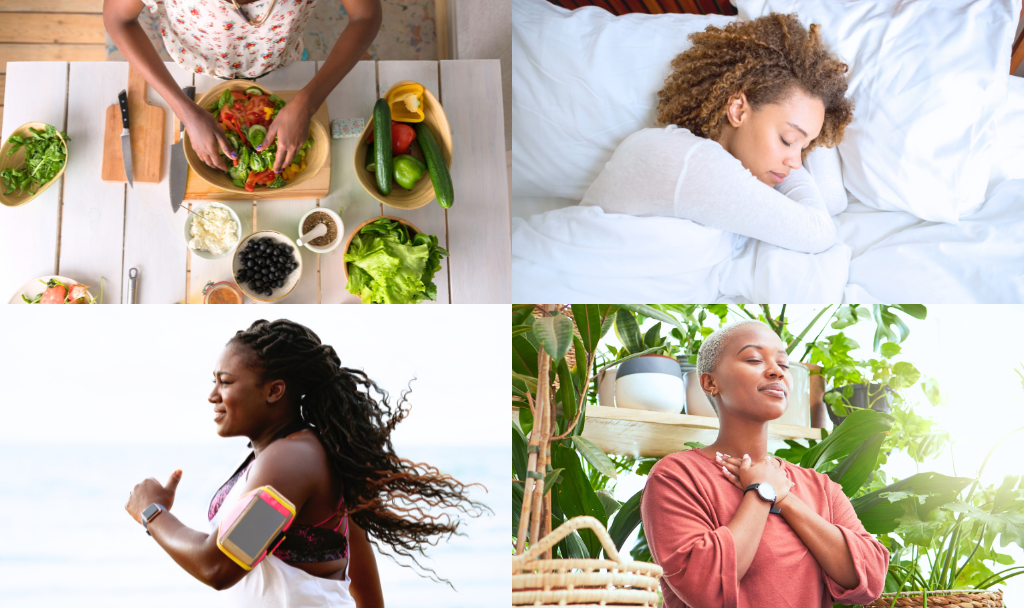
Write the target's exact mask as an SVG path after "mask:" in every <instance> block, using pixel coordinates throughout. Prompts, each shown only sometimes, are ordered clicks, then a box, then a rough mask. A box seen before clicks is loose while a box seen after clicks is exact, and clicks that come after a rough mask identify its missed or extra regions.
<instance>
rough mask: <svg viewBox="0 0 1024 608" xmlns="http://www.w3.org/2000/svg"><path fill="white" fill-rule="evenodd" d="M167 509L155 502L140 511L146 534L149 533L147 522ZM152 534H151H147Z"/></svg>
mask: <svg viewBox="0 0 1024 608" xmlns="http://www.w3.org/2000/svg"><path fill="white" fill-rule="evenodd" d="M166 510H167V509H166V508H165V507H164V506H163V505H158V504H156V503H155V502H154V503H153V504H151V505H149V506H148V507H146V509H145V510H144V511H143V512H142V527H143V528H145V529H146V534H149V522H151V521H153V520H154V519H156V516H157V515H160V514H161V513H163V512H164V511H166ZM149 535H150V536H153V535H152V534H149Z"/></svg>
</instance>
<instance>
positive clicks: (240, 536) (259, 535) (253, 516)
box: [227, 500, 286, 558]
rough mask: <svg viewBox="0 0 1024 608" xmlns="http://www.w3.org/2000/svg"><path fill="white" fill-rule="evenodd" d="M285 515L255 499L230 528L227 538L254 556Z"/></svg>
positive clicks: (268, 539)
mask: <svg viewBox="0 0 1024 608" xmlns="http://www.w3.org/2000/svg"><path fill="white" fill-rule="evenodd" d="M285 519H286V515H283V514H282V513H280V512H279V511H278V510H277V509H275V508H274V507H272V506H270V505H269V504H267V503H266V501H263V500H257V501H256V503H255V504H254V505H253V506H252V507H251V508H250V509H249V511H248V512H247V513H246V514H245V515H244V516H243V517H242V519H241V520H240V521H239V522H238V523H237V524H236V525H235V527H234V529H232V530H231V534H229V535H228V537H227V540H229V541H231V542H232V543H234V544H235V546H236V547H238V548H239V549H241V550H242V551H243V552H244V553H245V554H247V555H250V556H252V557H253V558H255V557H256V556H257V555H259V553H260V551H262V550H263V547H264V545H266V544H267V543H268V542H269V541H270V540H271V539H272V538H273V537H274V535H275V534H277V531H278V530H279V529H280V528H281V526H282V525H283V524H284V522H285Z"/></svg>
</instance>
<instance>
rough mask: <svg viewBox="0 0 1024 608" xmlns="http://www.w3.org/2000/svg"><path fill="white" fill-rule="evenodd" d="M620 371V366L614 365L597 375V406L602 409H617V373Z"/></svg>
mask: <svg viewBox="0 0 1024 608" xmlns="http://www.w3.org/2000/svg"><path fill="white" fill-rule="evenodd" d="M618 369H619V366H618V365H614V366H612V367H609V368H607V369H604V370H601V372H600V373H598V374H597V404H598V405H600V406H601V407H615V372H616V371H617V370H618Z"/></svg>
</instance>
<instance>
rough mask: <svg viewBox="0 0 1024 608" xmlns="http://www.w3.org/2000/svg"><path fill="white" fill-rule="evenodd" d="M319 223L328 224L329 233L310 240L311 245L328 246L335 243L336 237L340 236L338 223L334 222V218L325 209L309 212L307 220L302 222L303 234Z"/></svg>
mask: <svg viewBox="0 0 1024 608" xmlns="http://www.w3.org/2000/svg"><path fill="white" fill-rule="evenodd" d="M317 224H326V225H327V234H325V235H323V236H318V237H316V238H315V239H313V240H312V241H309V244H310V245H313V246H314V247H326V246H328V245H330V244H331V243H333V242H334V239H336V238H338V224H336V223H335V222H334V218H332V217H331V216H330V215H328V214H326V213H324V212H323V211H317V212H315V213H310V214H309V217H307V218H306V221H305V222H303V223H302V234H306V233H308V232H309V231H310V230H312V229H313V228H315V227H316V225H317Z"/></svg>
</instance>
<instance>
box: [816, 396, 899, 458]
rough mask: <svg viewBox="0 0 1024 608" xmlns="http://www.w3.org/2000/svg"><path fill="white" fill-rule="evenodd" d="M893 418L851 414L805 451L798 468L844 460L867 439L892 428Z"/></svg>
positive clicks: (873, 413)
mask: <svg viewBox="0 0 1024 608" xmlns="http://www.w3.org/2000/svg"><path fill="white" fill-rule="evenodd" d="M895 421H896V419H895V418H893V417H892V416H890V415H888V414H882V413H880V412H876V411H874V410H857V411H855V412H852V413H851V414H850V415H849V416H848V417H847V418H846V420H844V421H843V423H842V424H840V425H839V426H838V427H836V430H835V431H833V432H832V434H831V435H829V436H828V437H826V438H825V439H823V440H822V441H821V443H819V444H818V445H816V446H814V447H813V448H811V449H809V450H807V452H806V453H805V454H804V456H803V458H801V459H800V466H802V467H804V468H805V469H815V470H817V469H818V467H820V466H821V465H823V464H825V463H827V462H831V461H833V460H838V459H841V458H845V457H846V456H848V455H849V454H851V453H853V451H854V450H856V449H857V448H858V447H859V446H860V445H861V444H862V443H864V442H865V441H866V440H867V439H868V437H870V436H872V435H874V434H876V433H885V432H886V431H888V430H889V429H891V428H892V425H893V423H894V422H895Z"/></svg>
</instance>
